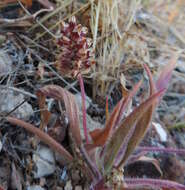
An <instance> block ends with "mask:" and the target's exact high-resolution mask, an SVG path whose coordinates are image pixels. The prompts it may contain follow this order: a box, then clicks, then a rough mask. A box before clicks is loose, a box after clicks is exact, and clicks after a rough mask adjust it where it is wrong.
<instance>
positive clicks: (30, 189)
mask: <svg viewBox="0 0 185 190" xmlns="http://www.w3.org/2000/svg"><path fill="white" fill-rule="evenodd" d="M27 190H45V189H44V188H42V187H41V186H39V185H32V186H29V187H27Z"/></svg>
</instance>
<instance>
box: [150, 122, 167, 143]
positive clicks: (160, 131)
mask: <svg viewBox="0 0 185 190" xmlns="http://www.w3.org/2000/svg"><path fill="white" fill-rule="evenodd" d="M152 124H153V126H154V127H155V130H156V132H157V134H158V135H159V138H160V140H161V142H166V141H167V133H166V131H165V130H164V129H163V127H162V126H161V125H160V124H159V123H155V122H152Z"/></svg>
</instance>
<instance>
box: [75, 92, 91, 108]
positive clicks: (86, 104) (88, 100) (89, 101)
mask: <svg viewBox="0 0 185 190" xmlns="http://www.w3.org/2000/svg"><path fill="white" fill-rule="evenodd" d="M85 98H86V101H85V107H86V110H87V109H88V108H89V106H90V103H91V102H92V100H91V99H90V98H89V97H88V96H85ZM75 99H76V103H77V105H78V107H79V109H80V110H82V96H81V93H77V94H75Z"/></svg>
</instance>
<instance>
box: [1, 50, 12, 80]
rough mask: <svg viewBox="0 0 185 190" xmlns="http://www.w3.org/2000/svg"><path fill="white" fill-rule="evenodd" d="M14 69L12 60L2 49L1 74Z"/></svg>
mask: <svg viewBox="0 0 185 190" xmlns="http://www.w3.org/2000/svg"><path fill="white" fill-rule="evenodd" d="M11 71H12V60H11V58H10V56H9V55H8V54H7V53H6V52H5V51H3V50H0V76H2V75H7V74H8V73H10V72H11Z"/></svg>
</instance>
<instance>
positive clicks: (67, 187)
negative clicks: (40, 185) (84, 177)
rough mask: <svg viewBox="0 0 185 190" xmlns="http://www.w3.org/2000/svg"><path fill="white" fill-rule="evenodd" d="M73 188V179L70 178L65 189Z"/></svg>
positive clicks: (70, 189)
mask: <svg viewBox="0 0 185 190" xmlns="http://www.w3.org/2000/svg"><path fill="white" fill-rule="evenodd" d="M72 189H73V187H72V184H71V180H69V181H68V182H67V183H66V185H65V187H64V190H72Z"/></svg>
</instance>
